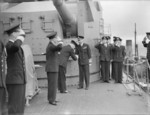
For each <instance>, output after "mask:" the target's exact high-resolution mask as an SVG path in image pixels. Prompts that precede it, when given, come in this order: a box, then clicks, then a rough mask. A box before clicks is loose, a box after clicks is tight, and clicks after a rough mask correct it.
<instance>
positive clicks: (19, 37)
mask: <svg viewBox="0 0 150 115" xmlns="http://www.w3.org/2000/svg"><path fill="white" fill-rule="evenodd" d="M16 40H21V41H22V42H24V37H23V36H18V37H17V38H16Z"/></svg>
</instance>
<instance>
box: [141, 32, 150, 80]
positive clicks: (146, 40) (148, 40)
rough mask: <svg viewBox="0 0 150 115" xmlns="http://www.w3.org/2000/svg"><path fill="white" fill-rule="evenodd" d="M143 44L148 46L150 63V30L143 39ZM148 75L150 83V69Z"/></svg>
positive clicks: (149, 61) (149, 60)
mask: <svg viewBox="0 0 150 115" xmlns="http://www.w3.org/2000/svg"><path fill="white" fill-rule="evenodd" d="M142 43H143V46H144V47H146V48H147V56H146V57H147V60H148V63H149V64H150V32H146V36H145V37H144V39H143V41H142ZM148 74H149V75H148V76H149V78H148V79H147V82H149V83H150V70H149V71H148Z"/></svg>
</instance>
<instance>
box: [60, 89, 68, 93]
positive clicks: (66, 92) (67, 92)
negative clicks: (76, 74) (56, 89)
mask: <svg viewBox="0 0 150 115" xmlns="http://www.w3.org/2000/svg"><path fill="white" fill-rule="evenodd" d="M68 92H69V91H67V90H66V91H60V93H68Z"/></svg>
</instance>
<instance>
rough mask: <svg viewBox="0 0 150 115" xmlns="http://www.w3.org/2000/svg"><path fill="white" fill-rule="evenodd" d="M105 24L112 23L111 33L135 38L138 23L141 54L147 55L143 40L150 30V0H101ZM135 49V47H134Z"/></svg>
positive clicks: (130, 38)
mask: <svg viewBox="0 0 150 115" xmlns="http://www.w3.org/2000/svg"><path fill="white" fill-rule="evenodd" d="M100 3H101V5H102V8H103V18H104V23H105V25H110V27H111V35H112V36H119V37H121V38H122V39H123V44H124V45H125V42H126V40H133V44H132V45H133V46H134V31H135V23H136V31H137V44H138V46H139V54H140V55H146V48H144V47H143V46H142V40H143V38H144V37H145V35H146V34H145V33H146V32H150V1H148V0H126V1H125V0H100ZM133 50H134V49H133Z"/></svg>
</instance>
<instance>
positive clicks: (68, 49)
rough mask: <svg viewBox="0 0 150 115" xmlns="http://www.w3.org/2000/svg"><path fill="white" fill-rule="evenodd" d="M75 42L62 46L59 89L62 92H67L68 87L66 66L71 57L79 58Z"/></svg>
mask: <svg viewBox="0 0 150 115" xmlns="http://www.w3.org/2000/svg"><path fill="white" fill-rule="evenodd" d="M74 50H75V44H74V42H73V41H71V43H70V44H69V45H66V46H64V47H63V48H62V50H61V51H60V55H59V75H58V90H59V91H60V93H67V92H68V91H67V88H66V68H67V62H68V60H69V57H71V58H72V59H73V60H74V61H76V60H77V56H76V55H75V52H74Z"/></svg>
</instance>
